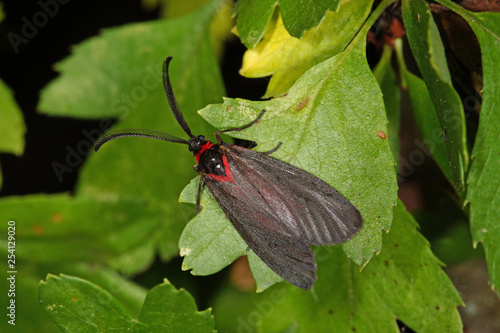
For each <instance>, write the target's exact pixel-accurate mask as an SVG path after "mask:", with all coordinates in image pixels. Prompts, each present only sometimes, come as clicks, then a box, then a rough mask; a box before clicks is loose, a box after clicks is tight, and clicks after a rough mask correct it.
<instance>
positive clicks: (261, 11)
mask: <svg viewBox="0 0 500 333" xmlns="http://www.w3.org/2000/svg"><path fill="white" fill-rule="evenodd" d="M277 4H278V1H277V0H240V1H238V2H236V8H235V10H234V12H235V14H236V15H237V18H236V23H237V25H236V27H237V29H238V35H239V36H240V39H241V41H242V43H243V44H245V46H246V47H247V48H248V49H253V48H254V47H255V45H257V43H258V42H259V41H260V40H261V39H262V36H264V32H265V31H266V27H267V25H268V24H269V21H270V20H271V17H272V16H273V12H274V8H275V7H276V5H277Z"/></svg>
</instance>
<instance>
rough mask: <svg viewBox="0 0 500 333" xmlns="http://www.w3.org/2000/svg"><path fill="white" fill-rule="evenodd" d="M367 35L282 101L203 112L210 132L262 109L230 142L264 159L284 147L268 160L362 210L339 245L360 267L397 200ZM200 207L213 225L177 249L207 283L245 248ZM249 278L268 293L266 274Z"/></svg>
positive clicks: (210, 203) (199, 220)
mask: <svg viewBox="0 0 500 333" xmlns="http://www.w3.org/2000/svg"><path fill="white" fill-rule="evenodd" d="M367 26H368V25H367ZM365 33H366V29H364V31H363V32H362V33H360V34H359V35H358V37H357V39H356V41H355V42H354V43H353V45H352V46H351V47H350V48H348V49H347V50H346V51H344V52H343V53H341V54H339V55H338V56H336V57H334V58H332V59H329V60H327V61H325V62H323V63H321V64H319V65H317V66H315V67H313V68H312V69H311V70H309V71H308V72H306V74H305V75H304V76H302V77H301V78H300V79H299V81H297V83H296V84H295V85H294V86H293V87H292V88H291V89H290V92H289V93H288V94H287V95H286V96H284V97H281V98H278V99H274V100H270V101H265V102H251V101H246V100H241V99H228V98H226V99H224V104H217V105H209V106H208V107H206V108H205V109H203V110H201V111H200V113H201V115H202V116H203V117H204V118H206V119H207V120H208V121H209V122H210V123H212V124H214V125H215V126H217V127H219V128H231V127H238V126H241V125H243V124H247V123H249V122H250V121H251V120H253V119H255V118H256V117H257V115H258V114H259V113H260V112H261V111H262V110H263V109H265V110H266V114H265V115H264V117H263V118H262V119H261V120H260V121H259V123H258V124H256V125H255V126H252V127H250V128H249V129H247V130H245V131H242V132H232V133H231V134H232V135H234V136H235V137H238V138H242V139H247V140H252V141H256V142H258V143H259V148H258V149H259V150H261V151H266V150H269V149H272V148H274V147H275V146H276V145H277V144H278V142H280V141H282V142H283V145H282V147H281V148H280V149H279V150H278V151H277V152H276V153H274V154H273V156H275V157H277V158H279V159H281V160H283V161H286V162H289V163H291V164H293V165H296V166H298V167H300V168H302V169H304V170H306V171H308V172H311V173H312V174H314V175H316V176H318V177H320V178H322V179H323V180H325V181H326V182H327V183H329V184H331V185H332V186H333V187H335V188H336V189H338V190H339V191H340V192H341V193H342V194H344V195H345V196H346V197H347V198H348V199H349V200H350V201H351V202H352V203H353V204H354V205H355V206H356V207H357V208H358V209H359V210H360V212H361V214H362V216H363V220H364V226H363V229H362V230H361V231H360V232H359V233H358V235H356V236H355V237H354V239H353V240H351V241H350V242H347V243H346V244H344V245H343V248H344V250H345V251H346V253H347V255H348V256H349V257H351V258H352V259H353V260H354V261H355V262H356V263H357V264H359V265H364V264H366V263H367V262H368V261H369V260H370V258H371V257H372V256H373V254H374V253H377V252H379V251H380V248H381V241H382V239H381V238H382V235H381V231H382V230H388V229H389V227H390V224H391V221H392V211H393V207H394V205H395V203H396V193H397V184H396V180H395V172H394V158H393V156H392V153H391V150H390V147H389V142H388V140H384V139H382V138H381V137H379V135H378V133H379V132H380V131H383V132H385V133H387V118H386V115H385V112H384V105H383V100H382V96H381V92H380V89H379V86H378V84H377V82H376V80H375V78H374V76H373V74H372V72H371V70H370V68H369V67H368V64H367V63H366V59H365V55H364V52H365V49H364V46H365V42H364V36H365V35H364V34H365ZM189 193H191V194H190V195H191V198H190V199H187V200H186V199H185V196H183V197H182V198H181V200H182V201H190V202H194V200H195V193H196V192H195V191H194V185H191V190H190V191H189ZM202 203H203V204H204V210H207V213H206V214H211V215H212V219H211V220H210V221H208V215H204V214H205V213H204V211H202V212H201V213H200V214H199V215H198V216H197V217H196V218H195V219H193V220H192V221H191V222H190V223H189V224H188V226H187V227H186V229H185V230H184V232H183V235H182V238H181V242H180V246H181V252H182V253H181V255H183V256H184V257H185V259H184V260H185V261H184V268H185V269H193V270H194V272H195V274H204V275H205V274H211V273H215V272H216V271H218V270H220V269H221V268H222V267H224V266H226V265H227V264H228V263H230V262H232V261H233V260H234V259H235V258H237V257H239V256H241V255H242V254H244V252H243V251H244V250H245V244H244V242H243V241H242V240H241V238H237V237H236V236H237V233H236V231H234V230H233V229H234V228H233V227H232V226H231V225H230V222H229V221H228V220H227V219H226V218H225V217H224V214H223V212H222V211H221V210H220V208H219V207H218V205H217V204H216V202H215V200H213V199H212V198H210V197H208V196H207V194H205V196H204V197H202ZM202 214H203V215H202ZM219 220H220V221H219ZM220 244H223V245H220ZM201 272H203V273H201ZM253 273H254V274H255V273H256V272H255V271H254V272H253ZM264 276H265V278H264ZM254 277H255V279H256V281H257V284H258V285H259V286H265V285H268V281H269V276H268V274H267V272H265V271H262V272H260V274H256V275H254Z"/></svg>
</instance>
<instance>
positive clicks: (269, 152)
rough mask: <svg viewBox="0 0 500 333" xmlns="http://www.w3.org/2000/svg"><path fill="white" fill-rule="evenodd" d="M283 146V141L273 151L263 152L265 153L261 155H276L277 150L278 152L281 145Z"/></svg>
mask: <svg viewBox="0 0 500 333" xmlns="http://www.w3.org/2000/svg"><path fill="white" fill-rule="evenodd" d="M282 144H283V142H281V141H280V143H278V145H277V146H276V147H274V148H273V149H271V150H268V151H263V152H261V154H264V155H269V154H272V153H274V152H275V151H276V150H278V149H279V148H280V147H281V145H282Z"/></svg>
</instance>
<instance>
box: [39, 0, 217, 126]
mask: <svg viewBox="0 0 500 333" xmlns="http://www.w3.org/2000/svg"><path fill="white" fill-rule="evenodd" d="M215 9H216V6H214V4H213V2H211V3H209V4H207V5H206V6H204V7H202V8H200V9H199V10H197V11H195V12H193V13H191V14H189V15H186V16H183V17H180V18H175V19H170V20H159V21H153V22H146V23H136V24H129V25H125V26H122V27H118V28H112V29H108V30H105V31H104V33H103V34H102V35H101V36H99V37H93V38H90V39H88V40H86V41H84V42H82V43H81V44H79V45H78V46H76V47H75V49H74V53H73V55H71V56H70V57H68V58H66V59H65V60H63V61H62V62H61V63H59V64H57V66H56V69H57V70H58V71H60V72H61V73H62V75H61V76H60V77H58V78H57V79H55V80H54V81H52V82H51V83H50V84H49V85H48V86H47V87H46V88H45V89H44V90H43V91H42V95H41V101H40V104H39V106H38V108H39V109H40V110H41V111H42V112H43V113H46V114H50V115H56V116H70V117H81V118H101V117H114V118H116V117H120V118H123V119H124V118H127V119H129V118H133V117H137V114H139V113H140V112H141V111H142V110H144V109H147V108H148V107H149V108H151V107H153V108H154V109H153V111H149V114H152V113H153V114H154V113H165V114H166V113H167V111H166V109H167V102H166V99H165V97H164V92H163V87H162V83H161V82H162V81H161V77H162V74H161V73H162V70H161V68H162V62H163V60H164V59H165V58H166V57H167V56H173V57H174V61H173V62H172V66H171V74H172V78H173V81H174V82H173V83H174V89H175V91H176V92H177V91H179V92H180V93H179V96H178V99H179V103H180V105H181V106H183V107H184V108H185V109H187V110H191V111H193V110H196V109H199V108H200V107H201V106H203V105H206V102H207V101H206V100H207V97H208V99H211V101H216V100H217V99H218V98H220V95H221V92H222V88H221V87H222V80H221V78H220V73H219V72H218V66H217V60H216V58H215V57H214V56H213V50H212V47H211V44H210V38H209V29H208V25H209V23H210V19H211V18H212V15H213V14H214V11H215ZM141 118H146V117H145V116H143V117H141ZM160 119H161V118H160ZM154 120H156V119H154ZM153 123H154V122H153Z"/></svg>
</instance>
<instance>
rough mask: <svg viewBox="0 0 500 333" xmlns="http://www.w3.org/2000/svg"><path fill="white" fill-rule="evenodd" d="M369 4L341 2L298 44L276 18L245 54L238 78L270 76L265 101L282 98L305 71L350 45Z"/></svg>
mask: <svg viewBox="0 0 500 333" xmlns="http://www.w3.org/2000/svg"><path fill="white" fill-rule="evenodd" d="M372 3H373V1H372V0H364V1H346V2H344V3H343V4H342V6H340V9H339V10H338V12H335V13H333V12H328V13H327V15H326V17H325V19H324V20H323V22H322V23H321V24H320V25H319V26H318V27H316V28H314V29H312V30H311V31H308V32H306V33H304V37H303V38H302V39H300V40H299V39H296V38H294V37H292V36H290V34H289V33H288V32H287V31H286V30H285V27H284V26H283V22H282V21H281V17H280V16H278V15H276V17H275V18H274V19H273V20H272V21H271V24H270V25H269V27H268V28H267V30H266V34H265V36H264V40H263V41H262V42H261V43H259V44H258V45H257V46H256V47H255V48H254V49H253V50H248V51H246V52H245V55H244V57H243V65H242V68H241V70H240V74H242V75H243V76H246V77H253V78H255V77H265V76H269V75H272V78H271V81H270V82H269V85H268V87H267V91H266V94H265V96H264V98H268V97H278V96H282V95H284V94H285V93H286V92H287V91H288V90H289V89H290V87H291V86H292V85H293V84H294V83H295V82H296V81H297V79H298V78H299V77H300V76H301V75H302V74H304V73H305V72H306V71H307V70H308V69H310V68H311V67H313V66H314V65H317V64H319V63H320V62H322V61H324V60H326V59H329V58H331V57H333V56H334V55H336V54H339V53H340V52H342V51H343V50H344V49H345V48H346V47H347V45H349V43H350V42H351V41H352V39H353V38H354V36H355V35H356V33H357V32H358V31H359V29H360V28H361V26H362V25H363V23H364V22H365V20H366V18H367V16H368V14H369V13H370V10H371V8H372ZM332 31H335V32H336V33H335V34H332V33H331V32H332ZM313 45H314V47H313Z"/></svg>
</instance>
